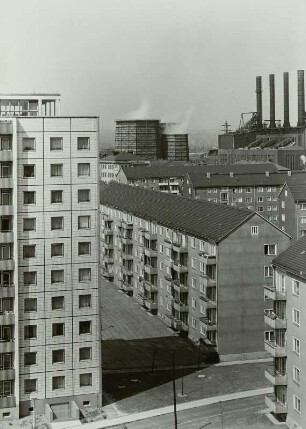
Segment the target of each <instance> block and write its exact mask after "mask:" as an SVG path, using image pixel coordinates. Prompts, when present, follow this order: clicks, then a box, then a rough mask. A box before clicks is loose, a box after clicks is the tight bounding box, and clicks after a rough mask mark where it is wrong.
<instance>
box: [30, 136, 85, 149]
mask: <svg viewBox="0 0 306 429" xmlns="http://www.w3.org/2000/svg"><path fill="white" fill-rule="evenodd" d="M89 149H90V139H89V137H77V150H89ZM22 150H23V152H33V151H35V150H36V139H35V138H34V137H23V139H22ZM50 150H51V151H58V150H63V137H50Z"/></svg>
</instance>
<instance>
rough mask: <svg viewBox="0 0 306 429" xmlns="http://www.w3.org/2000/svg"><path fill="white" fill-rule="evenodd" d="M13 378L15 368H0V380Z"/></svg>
mask: <svg viewBox="0 0 306 429" xmlns="http://www.w3.org/2000/svg"><path fill="white" fill-rule="evenodd" d="M14 379H15V369H14V368H13V367H12V368H5V369H1V368H0V380H14Z"/></svg>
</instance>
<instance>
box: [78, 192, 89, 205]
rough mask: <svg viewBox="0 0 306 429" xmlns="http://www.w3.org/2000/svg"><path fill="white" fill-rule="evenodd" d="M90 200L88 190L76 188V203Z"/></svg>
mask: <svg viewBox="0 0 306 429" xmlns="http://www.w3.org/2000/svg"><path fill="white" fill-rule="evenodd" d="M89 201H90V190H89V189H79V190H78V203H88V202H89Z"/></svg>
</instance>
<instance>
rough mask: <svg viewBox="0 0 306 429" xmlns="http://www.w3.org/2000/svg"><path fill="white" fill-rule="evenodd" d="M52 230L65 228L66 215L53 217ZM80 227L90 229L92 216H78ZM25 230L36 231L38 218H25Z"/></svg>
mask: <svg viewBox="0 0 306 429" xmlns="http://www.w3.org/2000/svg"><path fill="white" fill-rule="evenodd" d="M50 226H51V231H54V230H64V217H63V216H52V217H51V225H50ZM78 229H79V230H81V229H90V216H87V215H86V216H78ZM23 231H36V218H35V217H27V218H23Z"/></svg>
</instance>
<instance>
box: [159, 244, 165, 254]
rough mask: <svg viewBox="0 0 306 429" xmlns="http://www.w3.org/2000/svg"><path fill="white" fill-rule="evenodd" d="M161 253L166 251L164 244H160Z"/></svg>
mask: <svg viewBox="0 0 306 429" xmlns="http://www.w3.org/2000/svg"><path fill="white" fill-rule="evenodd" d="M159 253H164V245H163V244H160V245H159Z"/></svg>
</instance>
